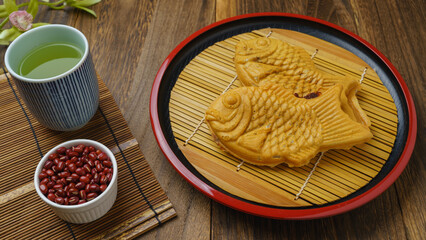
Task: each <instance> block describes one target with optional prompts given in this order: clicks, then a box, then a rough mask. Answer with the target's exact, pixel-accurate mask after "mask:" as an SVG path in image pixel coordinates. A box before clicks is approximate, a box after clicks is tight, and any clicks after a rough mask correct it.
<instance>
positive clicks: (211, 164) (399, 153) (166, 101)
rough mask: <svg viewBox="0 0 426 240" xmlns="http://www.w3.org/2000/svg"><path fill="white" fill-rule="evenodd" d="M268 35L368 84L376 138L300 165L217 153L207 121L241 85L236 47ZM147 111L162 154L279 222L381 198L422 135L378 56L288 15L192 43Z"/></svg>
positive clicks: (212, 188) (163, 75) (221, 28)
mask: <svg viewBox="0 0 426 240" xmlns="http://www.w3.org/2000/svg"><path fill="white" fill-rule="evenodd" d="M270 33H271V34H270ZM264 36H268V37H271V38H277V39H281V40H283V41H286V42H288V43H290V44H293V45H297V46H300V47H302V48H304V49H305V50H306V51H307V52H308V53H312V54H314V53H315V52H316V54H315V55H314V58H313V61H314V63H315V65H316V67H317V68H318V69H319V70H320V71H323V72H327V73H330V74H333V75H344V76H346V77H349V78H355V79H362V87H363V88H362V90H361V91H359V92H358V94H357V96H358V100H359V103H360V105H361V107H362V108H363V109H364V111H365V112H366V113H367V115H368V116H369V118H370V120H371V128H370V129H371V131H372V133H373V135H374V137H373V139H372V140H370V141H368V142H367V143H365V144H362V145H360V146H356V147H353V148H352V149H350V150H330V151H328V152H326V153H325V154H324V156H323V158H322V159H321V160H320V161H319V162H317V159H312V161H311V163H310V164H308V165H306V166H304V167H300V168H289V167H287V166H286V165H285V164H281V165H279V166H277V167H274V168H270V167H259V166H254V165H250V164H244V165H242V166H240V167H239V165H240V163H241V160H239V159H236V158H235V157H233V156H232V155H230V154H228V153H226V152H225V151H223V150H222V149H220V147H219V146H218V145H217V144H216V143H215V142H214V141H213V140H212V137H211V135H210V132H209V130H208V127H207V125H206V124H205V123H203V122H202V119H203V116H204V113H205V110H206V109H207V108H208V106H209V105H210V103H211V102H212V101H213V100H214V99H215V98H216V97H218V96H219V95H220V94H221V93H222V92H223V91H224V90H225V89H227V88H228V87H229V88H237V87H240V86H241V83H240V82H239V80H238V78H237V79H236V80H234V78H235V76H236V73H235V68H234V64H233V57H234V46H235V44H236V43H237V42H238V41H241V40H243V39H252V38H257V37H264ZM365 69H367V70H366V71H364V70H365ZM150 111H151V120H152V126H153V129H154V133H155V135H156V138H157V141H158V143H159V145H160V147H161V149H162V150H163V152H164V154H165V155H166V157H167V158H168V160H169V161H170V163H171V164H172V165H173V166H174V167H175V169H176V170H177V171H178V172H179V173H180V174H181V175H182V176H183V177H184V178H185V179H186V180H188V181H189V182H190V183H191V184H193V185H194V186H195V187H196V188H197V189H199V190H200V191H201V192H203V193H204V194H206V195H207V196H209V197H211V198H213V199H214V200H216V201H218V202H220V203H223V204H225V205H227V206H230V207H232V208H235V209H238V210H241V211H244V212H248V213H251V214H255V215H260V216H265V217H272V218H279V219H309V218H319V217H325V216H330V215H335V214H338V213H342V212H345V211H348V210H351V209H353V208H356V207H358V206H360V205H362V204H364V203H366V202H368V201H370V200H371V199H373V198H375V197H376V196H378V195H379V194H380V193H382V192H383V191H384V190H385V189H386V188H388V187H389V186H390V185H391V184H392V183H393V182H394V181H395V180H396V178H397V177H398V176H399V175H400V173H401V172H402V170H403V169H404V168H405V166H406V164H407V163H408V160H409V158H410V156H411V153H412V149H413V147H414V142H415V136H416V130H417V123H416V117H415V109H414V104H413V102H412V99H411V96H410V94H409V92H408V90H407V87H406V85H405V83H404V81H403V80H402V78H401V77H400V75H399V74H398V72H397V71H396V69H395V68H394V67H393V66H392V65H391V63H390V62H389V61H388V60H387V59H386V58H385V57H384V56H383V55H382V54H381V53H380V52H379V51H377V50H376V49H375V48H374V47H373V46H371V45H370V44H369V43H367V42H365V41H364V40H362V39H361V38H360V37H358V36H356V35H354V34H353V33H350V32H349V31H347V30H345V29H342V28H340V27H338V26H335V25H333V24H330V23H328V22H325V21H321V20H318V19H314V18H310V17H306V16H300V15H292V14H283V13H261V14H249V15H243V16H238V17H234V18H230V19H226V20H224V21H221V22H218V23H215V24H212V25H210V26H207V27H205V28H203V29H201V30H200V31H198V32H196V33H194V34H193V35H191V36H190V37H188V38H187V39H186V40H185V41H183V42H182V43H181V44H180V45H179V46H178V47H176V49H175V50H174V51H173V52H172V53H171V54H170V55H169V56H168V58H167V59H166V61H165V62H164V63H163V65H162V66H161V68H160V70H159V72H158V74H157V77H156V79H155V82H154V85H153V88H152V93H151V103H150ZM185 141H187V143H188V144H185ZM315 163H317V166H316V168H315V171H312V169H313V167H314V165H315ZM238 169H239V170H238ZM311 172H312V175H311V177H310V179H309V181H308V182H307V184H306V181H307V178H308V176H309V175H310V173H311ZM304 185H305V186H306V187H305V188H303V189H302V186H304ZM299 194H300V195H299ZM296 195H298V198H297V199H295V197H296Z"/></svg>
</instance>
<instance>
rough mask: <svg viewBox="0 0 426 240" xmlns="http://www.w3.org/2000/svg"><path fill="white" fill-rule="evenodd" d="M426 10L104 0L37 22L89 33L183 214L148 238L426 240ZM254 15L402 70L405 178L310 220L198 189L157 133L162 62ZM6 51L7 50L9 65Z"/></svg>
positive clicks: (357, 4)
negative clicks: (232, 204) (360, 49)
mask: <svg viewBox="0 0 426 240" xmlns="http://www.w3.org/2000/svg"><path fill="white" fill-rule="evenodd" d="M385 2H386V3H385ZM424 7H425V2H424V1H422V0H414V1H366V0H363V1H339V0H336V1H331V0H325V1H281V0H247V1H241V0H216V1H214V0H207V1H197V0H192V1H191V0H187V1H183V0H154V1H146V0H126V1H124V0H123V1H108V0H104V1H103V2H101V3H100V4H97V5H95V6H93V7H92V9H93V10H94V11H95V12H96V13H97V14H98V18H93V17H92V16H90V15H88V14H86V13H83V12H81V11H77V10H71V9H68V10H67V11H52V10H47V9H46V8H42V9H41V10H40V12H39V15H38V17H37V18H36V19H35V21H38V22H49V23H61V24H68V25H71V26H74V27H76V28H78V29H80V30H81V31H82V32H83V33H84V34H85V35H86V36H87V38H88V40H89V44H90V46H91V51H92V54H93V58H94V62H95V65H96V69H97V71H98V73H99V75H100V77H101V78H102V79H103V80H104V82H105V83H106V85H107V87H108V88H109V89H110V91H111V92H112V94H113V96H114V98H115V100H116V102H117V104H118V106H119V108H120V110H121V112H122V113H123V115H124V118H125V119H126V121H127V123H128V125H129V127H130V130H131V131H132V133H133V134H134V136H135V137H136V139H137V140H138V142H139V143H140V147H141V149H142V152H143V153H144V155H145V157H146V159H147V161H148V162H149V164H150V166H151V168H152V169H153V171H154V173H155V176H156V177H157V179H158V181H159V182H160V184H161V186H162V187H163V189H165V191H166V193H167V195H168V197H169V198H170V200H171V202H172V203H173V205H174V207H175V209H176V211H177V215H178V217H177V218H176V219H174V220H172V221H170V222H167V223H166V224H164V225H163V226H161V227H157V228H155V229H154V230H151V231H150V232H148V233H146V234H144V235H143V236H142V237H141V238H144V239H426V231H425V229H426V219H425V218H426V206H425V203H424V202H425V199H426V188H425V187H424V182H425V180H426V178H425V176H426V175H425V162H424V159H425V157H424V154H426V152H425V150H424V148H425V146H426V145H425V141H424V138H425V137H426V134H425V131H426V129H425V124H424V121H425V118H426V112H425V107H424V104H425V103H426V100H425V97H424V96H425V94H426V92H425V80H424V79H425V78H426V74H425V72H426V67H425V64H424V62H425V61H424V56H425V55H426V49H425V46H426V45H425V43H424V42H425V40H426V28H425V26H424V22H425V20H426V18H425V13H424V10H423V8H424ZM254 12H288V13H296V14H302V15H308V16H312V17H316V18H319V19H323V20H326V21H329V22H331V23H334V24H337V25H339V26H341V27H343V28H346V29H348V30H350V31H352V32H354V33H355V34H357V35H359V36H360V37H362V38H363V39H365V40H367V41H368V42H370V43H371V44H372V45H374V46H375V47H376V48H377V49H379V51H381V52H382V53H383V54H384V55H385V56H386V57H387V58H389V59H390V61H391V62H392V63H393V65H394V66H395V67H396V68H397V69H398V71H399V72H400V73H401V75H402V77H403V78H404V80H405V82H406V83H407V85H408V88H409V89H410V92H411V94H412V96H413V98H414V102H415V105H416V110H417V119H418V135H417V144H416V147H415V149H414V152H413V155H412V158H411V161H410V162H409V164H408V166H407V168H406V169H405V170H404V172H403V173H402V174H401V176H400V177H399V179H398V180H397V181H396V182H395V183H394V184H393V185H392V186H391V187H390V188H389V189H388V190H387V191H385V192H384V193H383V194H382V195H380V196H379V197H377V198H376V199H374V200H373V201H371V202H369V203H368V204H366V205H364V206H362V207H360V208H358V209H356V210H353V211H351V212H348V213H344V214H341V215H338V216H334V217H329V218H325V219H317V220H309V221H280V220H271V219H266V218H261V217H256V216H251V215H248V214H245V213H241V212H238V211H235V210H233V209H230V208H228V207H225V206H222V205H221V204H218V203H216V202H215V201H213V200H211V199H209V198H207V197H206V196H204V195H203V194H201V193H200V192H198V191H197V190H196V189H195V188H194V187H192V186H191V185H190V184H188V183H187V182H186V181H185V180H184V179H183V178H182V177H181V176H180V175H179V174H178V173H177V172H176V171H175V170H174V169H173V167H172V166H171V165H170V164H169V162H168V161H167V160H166V158H165V157H164V155H163V154H162V152H161V150H160V148H159V147H158V145H157V144H156V141H155V138H154V135H153V133H152V129H151V124H150V118H149V107H148V106H149V97H150V91H151V85H152V83H153V81H154V77H155V75H156V73H157V70H158V69H159V67H160V65H161V63H162V62H163V60H164V59H165V58H166V56H167V55H168V54H169V53H170V52H171V51H172V50H173V49H174V48H175V46H176V45H177V44H179V43H180V42H181V41H182V40H184V39H185V38H186V37H188V36H189V35H190V34H192V33H193V32H195V31H197V30H198V29H200V28H202V27H204V26H207V25H209V24H211V23H214V22H216V21H219V20H222V19H225V18H228V17H232V16H236V15H240V14H245V13H254ZM5 49H6V47H4V46H1V47H0V54H1V58H2V59H3V56H4V51H5Z"/></svg>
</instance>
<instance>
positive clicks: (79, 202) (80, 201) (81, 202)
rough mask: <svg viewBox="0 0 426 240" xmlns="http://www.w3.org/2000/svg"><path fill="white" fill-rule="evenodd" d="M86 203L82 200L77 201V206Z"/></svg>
mask: <svg viewBox="0 0 426 240" xmlns="http://www.w3.org/2000/svg"><path fill="white" fill-rule="evenodd" d="M86 202H87V201H86V200H82V199H80V200H78V204H83V203H86Z"/></svg>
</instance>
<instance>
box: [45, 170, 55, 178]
mask: <svg viewBox="0 0 426 240" xmlns="http://www.w3.org/2000/svg"><path fill="white" fill-rule="evenodd" d="M46 174H47V175H48V176H50V177H51V176H53V175H55V172H54V171H53V170H52V169H47V170H46Z"/></svg>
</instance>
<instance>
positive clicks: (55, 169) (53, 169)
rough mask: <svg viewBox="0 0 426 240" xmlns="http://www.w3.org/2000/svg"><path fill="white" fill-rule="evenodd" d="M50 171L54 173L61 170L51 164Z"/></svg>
mask: <svg viewBox="0 0 426 240" xmlns="http://www.w3.org/2000/svg"><path fill="white" fill-rule="evenodd" d="M52 171H53V172H54V173H58V172H60V171H61V170H59V168H58V166H56V165H53V166H52Z"/></svg>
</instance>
